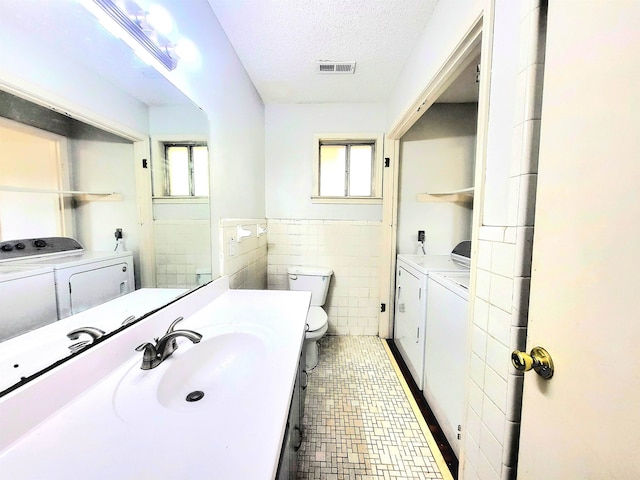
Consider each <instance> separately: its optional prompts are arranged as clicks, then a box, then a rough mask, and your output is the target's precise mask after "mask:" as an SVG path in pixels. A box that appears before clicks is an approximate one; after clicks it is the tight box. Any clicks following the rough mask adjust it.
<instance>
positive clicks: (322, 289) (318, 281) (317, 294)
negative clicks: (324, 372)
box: [287, 266, 333, 371]
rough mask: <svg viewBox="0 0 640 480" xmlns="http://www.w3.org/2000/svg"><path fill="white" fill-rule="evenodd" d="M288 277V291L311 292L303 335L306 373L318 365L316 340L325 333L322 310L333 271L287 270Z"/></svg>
mask: <svg viewBox="0 0 640 480" xmlns="http://www.w3.org/2000/svg"><path fill="white" fill-rule="evenodd" d="M287 274H288V276H289V290H300V291H305V292H311V306H310V307H309V313H307V326H308V330H307V333H306V334H305V340H304V341H305V347H306V352H307V353H306V359H305V363H306V366H307V371H308V370H311V369H313V368H315V367H316V365H318V340H320V339H321V338H322V336H323V335H324V334H325V333H327V328H328V327H329V321H328V317H327V312H325V311H324V310H323V308H322V306H323V305H324V302H325V300H326V299H327V292H328V291H329V281H330V280H331V275H332V274H333V271H332V270H331V269H330V268H325V267H299V266H291V267H289V268H287Z"/></svg>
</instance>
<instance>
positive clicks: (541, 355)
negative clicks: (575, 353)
mask: <svg viewBox="0 0 640 480" xmlns="http://www.w3.org/2000/svg"><path fill="white" fill-rule="evenodd" d="M511 363H512V364H513V366H514V367H515V369H516V370H519V371H521V372H528V371H529V370H531V369H533V370H535V372H536V373H537V374H538V375H540V376H541V377H542V378H545V379H547V380H548V379H550V378H551V377H553V360H551V355H549V352H547V351H546V350H545V349H544V348H542V347H534V348H532V349H531V354H527V353H526V352H521V351H520V350H514V351H513V353H512V354H511Z"/></svg>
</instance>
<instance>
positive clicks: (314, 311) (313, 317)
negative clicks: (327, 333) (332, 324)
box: [307, 307, 328, 332]
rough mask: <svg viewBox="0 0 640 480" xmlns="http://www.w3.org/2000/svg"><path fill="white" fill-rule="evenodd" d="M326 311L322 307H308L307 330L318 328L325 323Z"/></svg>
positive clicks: (311, 330)
mask: <svg viewBox="0 0 640 480" xmlns="http://www.w3.org/2000/svg"><path fill="white" fill-rule="evenodd" d="M327 319H328V317H327V312H325V311H324V310H323V309H322V307H309V313H307V325H309V331H310V332H313V331H315V330H320V329H321V328H322V327H324V326H325V324H326V323H327Z"/></svg>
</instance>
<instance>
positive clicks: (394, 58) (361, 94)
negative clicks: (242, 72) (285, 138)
mask: <svg viewBox="0 0 640 480" xmlns="http://www.w3.org/2000/svg"><path fill="white" fill-rule="evenodd" d="M208 1H209V4H210V5H211V7H212V9H213V11H214V13H215V14H216V16H217V17H218V19H219V21H220V23H221V25H222V27H223V28H224V30H225V32H226V34H227V36H228V37H229V40H230V41H231V43H232V45H233V47H234V49H235V50H236V52H237V53H238V56H239V57H240V60H241V61H242V63H243V64H244V67H245V69H246V70H247V73H248V74H249V76H250V77H251V80H252V81H253V83H254V84H255V86H256V88H257V90H258V92H259V93H260V95H261V96H262V100H263V101H264V103H265V104H271V103H329V102H330V103H343V102H344V103H351V102H356V103H357V102H386V101H387V100H388V98H389V96H390V94H391V91H392V89H393V87H394V85H395V83H396V81H397V79H398V77H399V75H400V72H401V71H402V68H403V66H404V64H405V62H406V60H407V57H408V56H409V54H410V53H411V51H412V49H413V46H414V45H415V43H416V41H417V40H418V37H419V36H420V34H421V33H422V31H423V30H424V28H425V26H426V24H427V21H428V19H429V15H430V14H431V12H432V10H433V8H434V6H435V4H436V3H437V0H208ZM319 60H329V61H333V62H338V61H356V62H357V66H356V70H355V73H354V74H353V75H351V74H343V75H323V74H318V73H316V68H317V67H316V62H317V61H319Z"/></svg>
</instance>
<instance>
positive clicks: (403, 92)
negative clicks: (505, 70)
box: [387, 0, 486, 130]
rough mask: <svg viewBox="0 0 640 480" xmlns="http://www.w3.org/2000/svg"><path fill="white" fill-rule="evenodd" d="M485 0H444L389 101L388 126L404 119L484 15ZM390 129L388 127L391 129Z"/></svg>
mask: <svg viewBox="0 0 640 480" xmlns="http://www.w3.org/2000/svg"><path fill="white" fill-rule="evenodd" d="M485 3H486V2H485V0H446V1H440V2H438V4H437V5H436V7H435V8H434V10H433V14H432V15H431V18H429V23H428V24H427V27H426V28H425V30H424V32H423V33H422V35H421V37H420V39H419V40H418V42H417V43H416V46H415V47H414V49H413V51H412V52H411V55H410V57H409V59H408V60H407V63H406V64H405V66H404V68H403V70H402V73H401V74H400V77H399V78H398V82H397V83H396V86H395V87H394V89H393V92H392V94H391V96H390V99H389V101H388V102H387V126H388V127H391V126H392V125H393V124H394V123H395V122H396V121H398V120H399V119H400V117H401V116H402V114H403V113H404V112H405V111H406V110H407V109H408V108H409V106H410V105H411V104H412V103H413V102H414V101H415V100H417V98H418V96H419V95H420V93H421V92H422V91H423V90H424V89H425V87H426V86H427V85H428V84H429V81H430V80H431V79H432V78H433V77H434V76H435V75H436V73H437V72H438V70H439V69H440V68H441V67H442V65H444V63H445V60H446V59H447V57H448V56H449V54H450V53H451V52H452V51H453V50H454V48H455V47H456V45H457V44H458V43H459V42H460V41H461V40H462V39H463V38H464V36H465V33H466V32H467V31H468V30H469V29H470V28H471V26H472V25H473V24H474V22H475V21H476V19H477V18H478V17H479V16H480V15H481V14H482V10H483V8H484V5H485ZM389 129H390V128H387V130H389Z"/></svg>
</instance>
